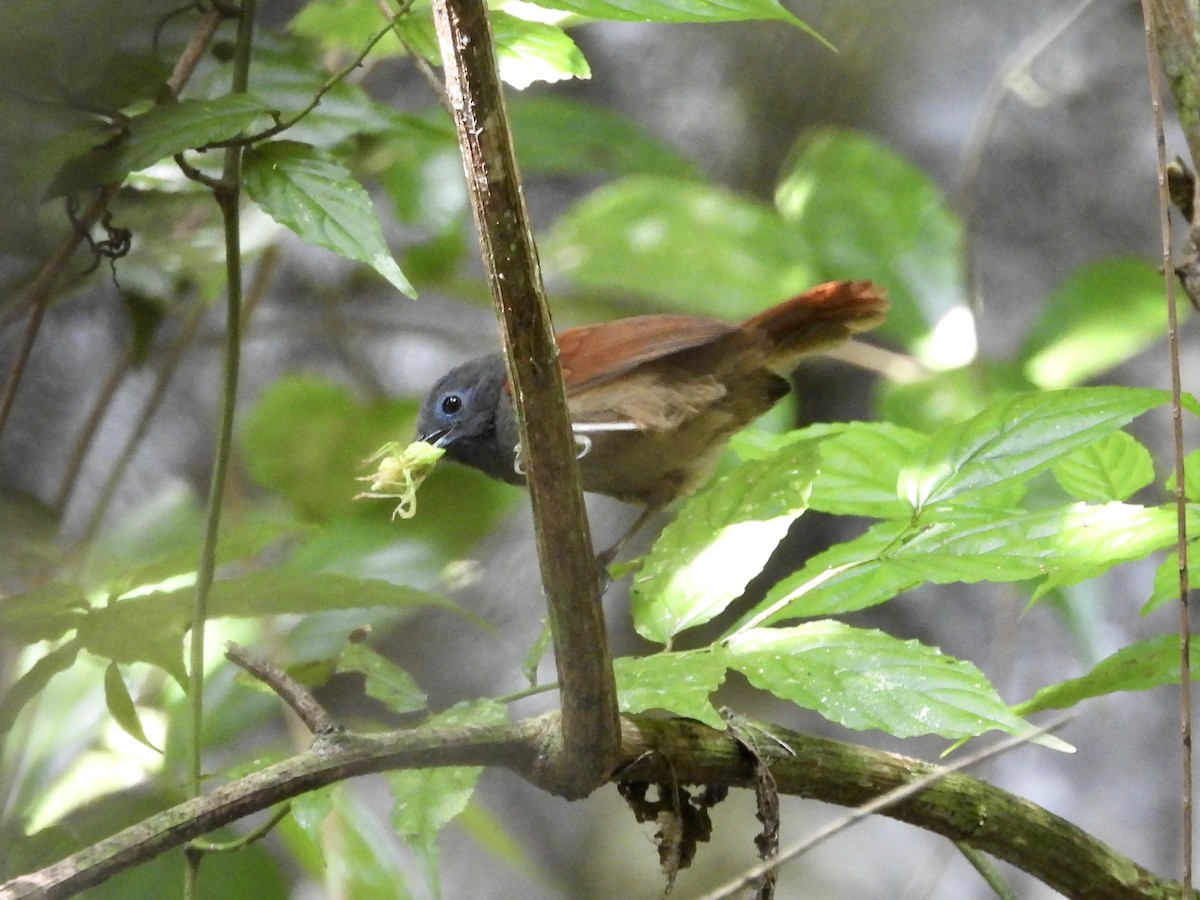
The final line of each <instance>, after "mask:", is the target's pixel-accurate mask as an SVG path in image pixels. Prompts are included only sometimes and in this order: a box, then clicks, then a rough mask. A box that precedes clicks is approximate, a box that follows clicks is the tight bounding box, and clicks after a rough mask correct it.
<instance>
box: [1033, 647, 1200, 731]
mask: <svg viewBox="0 0 1200 900" xmlns="http://www.w3.org/2000/svg"><path fill="white" fill-rule="evenodd" d="M1179 657H1180V654H1179V636H1178V635H1174V634H1163V635H1159V636H1158V637H1152V638H1148V639H1147V640H1144V641H1138V642H1137V643H1136V644H1131V645H1130V646H1128V647H1125V648H1123V649H1121V650H1118V651H1117V652H1116V653H1114V654H1113V655H1112V656H1110V657H1108V658H1107V659H1103V660H1101V661H1100V662H1099V663H1097V664H1096V666H1095V667H1094V668H1093V669H1092V670H1091V671H1090V672H1088V673H1087V674H1086V675H1082V676H1080V677H1079V678H1071V679H1069V680H1067V681H1063V682H1061V683H1059V684H1055V685H1051V686H1050V687H1044V688H1042V689H1041V690H1040V691H1038V692H1037V693H1036V694H1034V695H1033V696H1032V697H1031V698H1029V699H1028V700H1026V701H1025V702H1024V703H1020V704H1018V705H1017V706H1015V707H1013V711H1014V712H1016V713H1017V714H1018V715H1022V716H1027V715H1030V714H1032V713H1035V712H1039V711H1041V710H1043V709H1067V708H1069V707H1072V706H1074V705H1075V704H1077V703H1079V702H1081V701H1083V700H1088V699H1090V698H1092V697H1101V696H1103V695H1105V694H1113V693H1116V692H1117V691H1148V690H1150V688H1154V687H1158V686H1159V685H1162V684H1178V683H1179ZM1191 661H1192V678H1193V680H1195V679H1197V678H1200V641H1198V640H1197V639H1196V637H1195V636H1193V638H1192V651H1191Z"/></svg>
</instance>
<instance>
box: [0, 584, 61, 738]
mask: <svg viewBox="0 0 1200 900" xmlns="http://www.w3.org/2000/svg"><path fill="white" fill-rule="evenodd" d="M0 608H3V607H2V606H0ZM78 656H79V641H77V640H72V641H68V642H67V643H65V644H63V645H62V646H61V647H57V648H56V649H54V650H51V651H50V652H49V653H47V654H46V655H45V656H43V657H42V658H41V659H39V660H38V661H37V662H35V663H34V664H33V665H32V666H30V667H29V670H28V671H27V672H25V673H24V674H23V675H22V676H21V677H20V678H18V679H17V680H16V681H14V682H13V683H12V684H10V685H8V686H7V688H6V689H5V691H4V694H3V695H0V738H2V737H3V736H4V735H6V734H8V732H9V730H10V729H11V728H12V727H13V723H14V722H15V721H16V720H17V716H18V715H20V714H21V710H23V709H24V708H25V705H26V704H27V703H29V701H30V700H32V699H33V698H34V697H36V696H37V695H38V694H40V693H41V692H42V690H43V689H44V688H45V687H46V685H47V684H49V683H50V679H51V678H53V677H54V676H55V675H57V674H58V673H59V672H65V671H66V670H67V669H69V668H71V666H73V665H75V660H76V659H77V658H78Z"/></svg>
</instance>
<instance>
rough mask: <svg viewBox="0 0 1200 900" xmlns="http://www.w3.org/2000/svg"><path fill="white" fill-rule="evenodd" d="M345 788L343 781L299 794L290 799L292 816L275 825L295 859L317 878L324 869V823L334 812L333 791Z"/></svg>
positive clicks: (310, 874)
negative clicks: (322, 837) (322, 831)
mask: <svg viewBox="0 0 1200 900" xmlns="http://www.w3.org/2000/svg"><path fill="white" fill-rule="evenodd" d="M345 789H346V785H345V783H344V782H336V783H334V784H331V785H327V786H326V787H322V788H317V789H316V790H314V791H307V792H305V793H303V794H298V795H297V796H295V797H293V798H292V799H291V801H290V803H291V815H289V816H288V817H287V818H285V819H284V820H283V821H282V822H280V823H279V824H278V825H277V826H276V833H277V834H278V835H279V837H280V838H281V839H282V840H283V844H284V846H285V847H286V848H287V851H288V853H289V854H291V857H292V859H294V860H295V861H296V862H298V863H299V864H300V866H301V867H302V868H303V869H304V871H305V872H307V873H308V875H309V876H310V877H312V878H314V879H319V878H320V877H321V876H322V874H323V872H324V869H325V855H324V848H323V846H322V843H323V842H322V839H321V830H322V826H323V825H324V824H325V820H326V819H327V818H328V817H329V814H330V813H331V812H332V811H333V802H334V794H335V793H336V792H338V791H342V790H345Z"/></svg>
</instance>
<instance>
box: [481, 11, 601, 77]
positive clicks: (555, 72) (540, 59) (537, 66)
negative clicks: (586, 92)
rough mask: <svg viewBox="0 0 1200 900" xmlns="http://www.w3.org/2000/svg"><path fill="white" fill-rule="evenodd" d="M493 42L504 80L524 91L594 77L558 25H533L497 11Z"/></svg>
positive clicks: (494, 17)
mask: <svg viewBox="0 0 1200 900" xmlns="http://www.w3.org/2000/svg"><path fill="white" fill-rule="evenodd" d="M491 19H492V39H493V40H494V41H495V42H496V64H497V66H498V67H499V69H500V78H501V79H503V80H504V82H505V83H507V84H510V85H512V86H513V87H514V88H516V89H517V90H519V91H521V90H524V89H525V88H527V87H529V86H530V85H531V84H533V83H535V82H538V81H544V82H546V83H547V84H553V83H554V82H556V81H564V80H567V79H570V78H591V77H592V70H591V68H589V66H588V64H587V60H586V59H584V58H583V54H582V53H581V52H580V50H579V48H578V47H577V46H575V42H574V41H573V40H571V38H570V37H568V36H567V33H566V32H565V31H563V30H562V29H561V28H559V27H557V26H555V25H548V24H546V23H545V22H529V21H526V20H525V19H518V18H517V17H516V16H511V15H508V14H507V13H505V12H502V11H501V10H493V11H492V13H491Z"/></svg>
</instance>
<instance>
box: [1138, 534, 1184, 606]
mask: <svg viewBox="0 0 1200 900" xmlns="http://www.w3.org/2000/svg"><path fill="white" fill-rule="evenodd" d="M1189 546H1195V544H1191V545H1189ZM1190 587H1191V585H1190V583H1189V589H1190ZM1178 599H1179V551H1178V550H1172V551H1171V552H1170V553H1168V554H1167V558H1166V559H1164V560H1163V561H1162V562H1161V563H1159V564H1158V568H1156V569H1155V570H1154V587H1153V588H1152V589H1151V592H1150V599H1149V600H1147V601H1146V602H1145V603H1144V604H1143V605H1142V610H1141V613H1142V615H1143V616H1147V615H1149V614H1150V613H1152V612H1154V610H1156V609H1158V608H1159V607H1160V606H1166V605H1167V604H1168V603H1174V602H1175V601H1177V600H1178Z"/></svg>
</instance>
